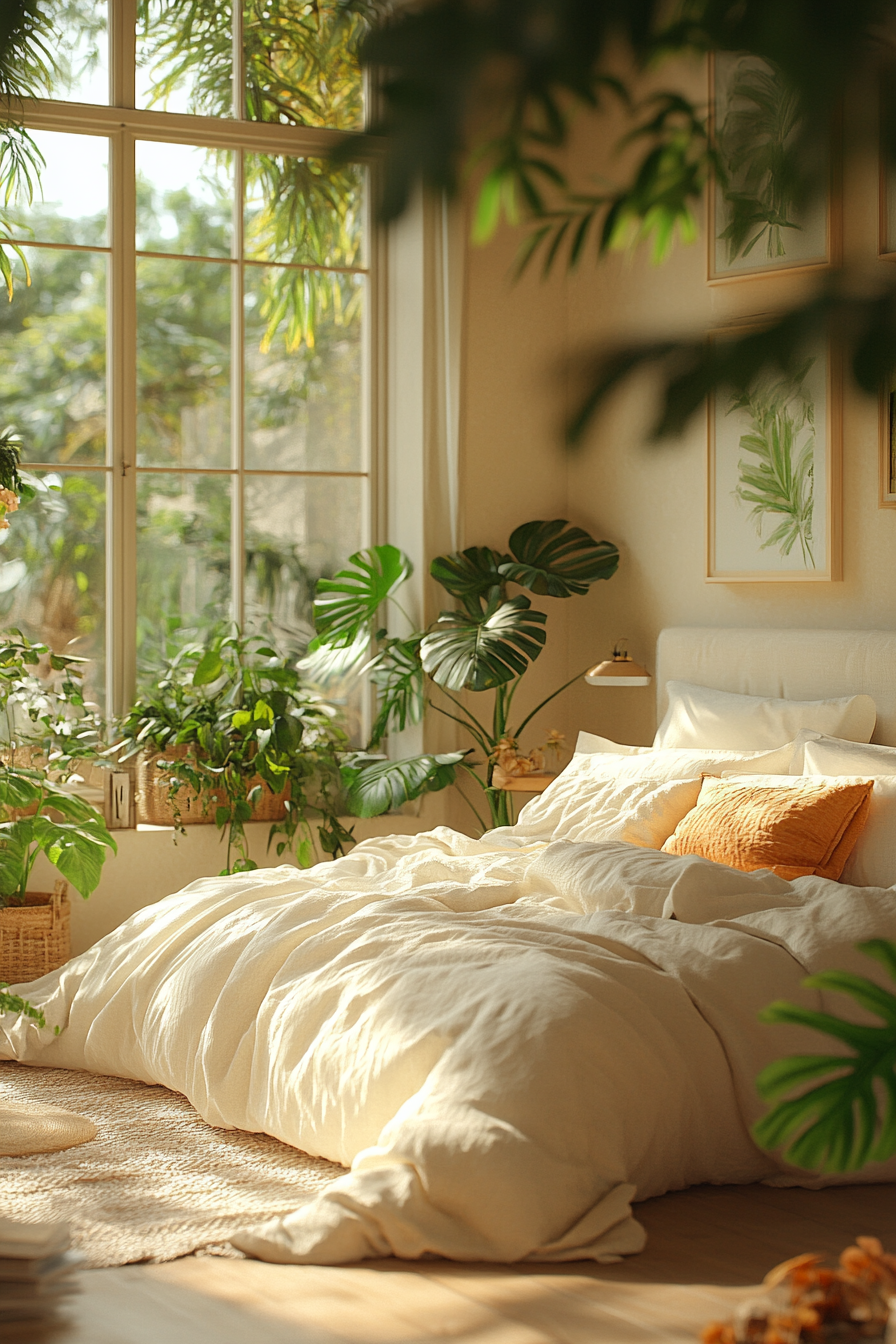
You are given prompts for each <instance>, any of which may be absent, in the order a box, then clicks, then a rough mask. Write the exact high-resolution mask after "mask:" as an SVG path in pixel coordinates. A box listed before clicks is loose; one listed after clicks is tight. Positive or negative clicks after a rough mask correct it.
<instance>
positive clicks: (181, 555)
mask: <svg viewBox="0 0 896 1344" xmlns="http://www.w3.org/2000/svg"><path fill="white" fill-rule="evenodd" d="M230 613H231V606H230V477H229V476H203V475H196V476H190V475H180V474H178V473H175V472H171V473H167V472H166V473H161V472H140V473H139V474H138V478H137V659H138V673H139V675H140V677H141V678H142V684H144V685H146V684H147V679H150V681H151V678H152V675H153V674H154V673H155V672H156V671H157V670H158V668H159V667H160V666H161V663H162V661H163V660H164V658H165V657H166V656H169V655H170V653H171V652H173V647H172V645H174V646H175V647H176V645H177V644H178V643H180V642H182V640H183V634H182V635H181V637H180V639H178V636H177V632H178V631H181V632H183V631H198V632H201V631H205V630H209V629H211V628H212V627H213V626H214V625H216V624H218V623H219V622H221V621H224V620H227V619H229V617H230Z"/></svg>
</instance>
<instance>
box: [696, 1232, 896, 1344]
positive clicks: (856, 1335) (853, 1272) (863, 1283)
mask: <svg viewBox="0 0 896 1344" xmlns="http://www.w3.org/2000/svg"><path fill="white" fill-rule="evenodd" d="M823 1262H824V1256H822V1255H811V1254H810V1255H798V1256H795V1257H794V1258H793V1259H792V1260H785V1261H784V1263H783V1264H780V1265H777V1266H776V1267H775V1268H774V1269H773V1270H771V1271H770V1272H769V1273H768V1274H767V1275H766V1276H765V1280H764V1283H763V1287H764V1288H765V1289H766V1290H767V1296H765V1297H762V1298H759V1299H755V1298H754V1299H751V1300H750V1301H748V1302H745V1303H744V1304H743V1305H742V1306H741V1307H740V1308H739V1310H738V1311H737V1313H736V1315H735V1318H734V1320H733V1321H711V1322H710V1323H709V1325H707V1326H706V1327H705V1328H704V1330H703V1332H702V1334H701V1336H700V1338H701V1340H702V1344H833V1342H834V1341H837V1344H847V1342H848V1341H853V1340H881V1341H882V1340H883V1339H884V1338H885V1335H886V1331H887V1322H888V1321H889V1318H890V1310H891V1302H892V1301H893V1299H894V1298H896V1255H888V1254H887V1252H886V1251H885V1250H884V1248H883V1246H882V1245H881V1243H880V1242H879V1241H878V1239H877V1237H857V1238H856V1245H855V1246H847V1248H846V1250H845V1251H843V1253H842V1254H841V1256H840V1263H839V1265H838V1266H837V1268H836V1269H831V1268H830V1267H829V1266H826V1265H825V1264H824V1263H823Z"/></svg>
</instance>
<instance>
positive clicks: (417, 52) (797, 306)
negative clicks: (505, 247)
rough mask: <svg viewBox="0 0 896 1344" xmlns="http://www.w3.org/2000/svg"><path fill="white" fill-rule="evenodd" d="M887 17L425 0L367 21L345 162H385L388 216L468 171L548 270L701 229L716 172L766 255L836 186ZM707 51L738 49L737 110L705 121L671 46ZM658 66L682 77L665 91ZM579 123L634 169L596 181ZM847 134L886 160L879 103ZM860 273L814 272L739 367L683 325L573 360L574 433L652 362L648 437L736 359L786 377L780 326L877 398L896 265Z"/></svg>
mask: <svg viewBox="0 0 896 1344" xmlns="http://www.w3.org/2000/svg"><path fill="white" fill-rule="evenodd" d="M894 20H896V0H857V3H856V4H854V5H849V6H845V5H829V6H822V7H818V6H804V5H782V4H781V2H780V0H751V3H750V4H743V5H731V4H729V3H727V0H680V3H679V4H677V5H676V6H669V5H667V4H665V3H663V2H662V0H615V2H614V3H609V4H604V5H594V4H591V3H585V2H584V0H564V3H558V4H552V5H549V6H545V5H544V3H543V0H513V3H508V2H506V0H495V2H494V3H485V4H470V3H468V0H424V2H423V3H422V4H419V5H415V6H401V7H396V8H395V9H394V10H393V11H392V12H391V13H389V14H387V15H386V16H385V17H383V18H380V19H378V20H375V21H374V26H373V29H372V31H371V32H370V34H369V35H368V37H367V38H366V39H365V40H364V42H363V44H362V48H361V55H362V60H363V61H364V62H365V63H366V64H367V65H369V66H370V67H371V69H372V71H373V73H374V74H375V76H376V77H377V78H378V79H379V82H380V88H381V98H380V102H379V104H378V106H379V108H380V112H379V114H378V116H377V118H376V119H375V120H374V122H373V123H372V124H371V126H370V127H369V133H368V138H367V139H366V140H365V138H364V137H362V138H361V139H360V141H359V140H358V138H353V139H352V141H351V143H350V144H349V143H346V144H345V145H344V146H343V149H342V153H343V154H344V155H346V156H348V155H350V154H355V155H356V154H358V153H359V152H364V151H365V150H367V151H369V152H371V153H374V152H375V153H377V154H378V155H379V156H380V157H381V160H382V163H383V178H384V187H383V193H382V198H381V213H382V215H383V217H384V218H386V219H392V218H395V217H396V216H397V215H399V214H401V212H402V211H403V210H404V209H405V207H406V205H407V202H408V200H409V199H410V195H411V192H412V190H413V187H414V185H415V184H416V183H417V182H419V181H422V182H424V183H425V184H427V185H429V186H431V187H434V188H436V189H437V190H446V191H448V192H449V193H450V192H455V191H457V189H458V187H459V184H460V182H461V181H462V180H463V179H464V177H465V175H466V174H468V173H469V172H470V171H471V169H472V170H473V171H474V172H475V173H476V174H477V175H478V176H477V181H478V183H479V195H478V209H477V212H476V216H475V223H474V237H475V238H476V239H477V240H478V241H484V240H486V239H487V238H488V237H490V236H491V234H493V233H494V231H495V229H496V228H497V227H498V224H499V223H500V221H501V219H502V218H506V219H507V220H508V222H509V223H511V224H518V223H522V224H523V225H524V226H525V230H526V232H525V236H524V240H523V243H522V246H521V250H520V260H519V266H520V269H525V267H526V266H528V265H531V264H533V263H535V262H536V261H540V264H541V266H542V269H543V272H544V273H545V274H547V273H549V272H550V271H551V270H552V269H553V268H554V267H555V266H557V265H558V264H560V263H561V262H562V263H563V264H565V266H567V267H568V268H573V267H575V266H577V265H578V264H579V263H580V262H581V260H582V258H583V257H584V256H585V255H586V252H588V251H591V252H592V253H593V254H594V255H595V256H597V257H600V256H602V255H604V254H605V253H607V252H608V251H610V250H611V249H614V248H627V247H631V246H633V245H636V244H639V243H642V242H644V243H646V244H648V245H649V246H650V248H651V251H652V254H653V258H654V260H656V261H659V260H662V259H663V258H664V257H666V256H667V255H668V253H669V251H670V249H671V246H672V244H673V240H674V239H675V237H676V236H678V237H679V238H680V239H681V240H682V241H684V242H688V241H691V240H692V239H693V238H695V237H696V234H697V223H696V221H697V218H698V217H699V211H700V207H701V203H702V198H703V196H704V193H705V191H706V188H707V185H708V183H709V182H710V179H711V176H712V175H713V174H715V177H716V180H717V182H718V184H719V188H720V191H721V192H722V195H723V198H724V200H725V203H726V208H727V210H728V212H729V213H728V221H727V223H726V225H725V226H724V227H723V229H722V230H721V235H722V242H723V244H724V245H725V246H726V247H727V249H728V253H729V257H730V258H735V257H740V258H744V257H746V258H748V259H750V258H755V257H756V256H757V254H759V253H760V252H764V253H765V254H767V255H768V256H771V257H775V256H777V255H779V254H780V253H781V250H782V248H784V247H785V246H786V243H787V239H788V238H791V237H793V235H794V233H795V232H796V231H797V230H798V229H799V228H800V220H801V218H803V217H804V215H805V212H806V210H807V209H808V208H809V207H811V205H812V203H813V202H816V201H818V200H819V199H820V198H821V196H822V194H823V193H824V192H826V191H827V189H828V180H829V166H830V162H831V135H832V125H833V124H834V118H835V113H836V110H837V109H838V108H839V107H840V106H841V105H842V104H843V103H844V102H846V103H847V105H849V104H851V103H853V102H854V101H855V95H856V92H857V90H859V89H860V88H866V89H874V88H876V87H877V85H878V80H879V77H881V78H882V79H883V85H884V88H885V89H886V88H887V87H892V86H893V73H894V65H896V49H894V47H893V44H892V42H891V41H890V39H889V37H888V36H887V34H888V33H889V32H890V31H892V25H893V22H894ZM707 52H714V53H718V54H720V56H721V57H723V58H724V59H726V60H729V59H730V60H731V62H732V77H731V82H730V84H729V86H728V98H729V101H728V111H727V113H726V115H723V116H722V117H720V119H719V124H718V125H717V126H714V125H713V124H712V122H711V120H710V118H709V117H708V116H707V109H706V107H705V105H704V103H703V100H702V99H699V98H694V97H693V96H692V89H691V87H690V86H689V85H686V84H685V83H684V82H683V81H682V79H681V77H680V75H679V74H678V72H677V71H680V70H681V69H682V64H681V60H682V58H684V60H685V62H686V61H687V60H688V59H689V58H690V60H691V61H693V58H694V57H698V58H700V57H703V56H705V54H706V53H707ZM623 53H626V54H627V58H628V59H627V60H626V59H625V56H624V55H623ZM744 53H747V56H746V57H744ZM670 58H671V59H674V60H678V61H679V65H678V67H677V71H676V73H675V74H674V75H673V76H672V77H671V78H670V79H669V80H668V82H667V85H666V86H665V87H659V88H657V87H656V81H657V77H658V72H662V70H663V68H664V67H663V62H664V61H667V60H669V59H670ZM648 72H649V77H650V82H651V85H653V88H652V90H651V92H650V93H649V95H647V96H646V97H645V96H644V95H643V92H642V87H643V85H642V81H643V78H644V76H645V74H646V73H648ZM891 102H892V103H893V104H894V105H893V106H891V105H890V103H891ZM582 115H585V116H588V117H591V118H592V119H594V118H600V119H603V121H604V123H607V122H608V119H609V118H612V119H613V120H612V126H613V127H614V129H613V130H612V131H611V132H610V136H612V137H613V138H615V140H616V147H617V149H619V150H621V151H623V152H624V156H625V162H626V164H628V165H630V167H629V168H627V169H626V170H625V172H624V174H623V175H622V177H621V180H620V182H619V183H618V184H613V183H608V184H607V185H606V186H604V185H603V184H601V187H600V189H598V190H594V189H591V188H590V187H589V186H588V185H587V182H588V178H589V177H590V178H591V180H592V181H593V179H594V176H595V173H596V171H605V169H604V167H603V165H602V164H594V165H592V164H589V163H583V162H582V155H581V152H580V151H579V150H578V149H577V145H576V143H575V142H573V134H572V127H573V124H574V121H575V120H576V118H578V117H580V116H582ZM620 117H623V118H625V119H626V120H627V126H626V127H625V129H624V130H623V132H622V133H621V135H620V134H619V133H618V131H617V130H616V129H615V127H616V126H617V125H618V121H619V118H620ZM471 128H472V129H471ZM848 133H849V135H850V137H851V140H850V142H849V144H848V146H847V147H848V149H850V150H853V149H854V150H856V151H858V152H860V153H861V152H867V153H868V154H873V155H876V154H877V152H878V149H877V135H878V125H877V123H876V122H875V119H874V117H873V116H871V115H869V116H868V117H867V119H866V121H865V123H863V125H859V124H858V122H850V123H849V125H848ZM607 139H608V136H607V135H604V136H602V137H596V138H595V142H596V143H597V144H606V143H607ZM384 145H385V150H384V151H383V146H384ZM571 147H572V151H573V152H572V153H570V148H571ZM883 151H884V154H885V155H886V156H887V158H888V159H889V161H890V162H891V163H894V162H896V99H893V100H890V99H887V98H885V106H884V116H883ZM583 183H584V184H585V185H584V187H583ZM856 278H857V279H860V280H861V283H852V280H853V277H852V276H851V275H849V274H848V273H845V272H843V271H841V270H839V269H838V268H837V267H836V266H832V267H829V268H827V269H820V271H819V275H818V277H817V278H816V279H815V280H814V282H813V281H812V280H811V278H808V277H807V284H806V288H805V289H803V290H802V292H801V293H799V294H796V293H795V294H794V297H793V299H792V301H791V306H790V307H789V308H788V309H786V310H785V311H784V313H783V315H782V316H781V317H780V318H779V319H778V320H776V321H774V322H771V323H770V324H769V327H768V330H767V331H766V332H764V333H759V334H758V335H756V336H754V338H753V339H752V341H750V342H746V343H745V342H744V340H743V338H739V339H738V340H735V341H733V342H732V343H731V346H730V359H720V358H719V357H718V352H713V351H712V350H711V349H710V348H708V347H707V345H706V344H704V343H703V342H702V341H695V339H694V337H693V335H692V334H691V333H690V332H688V333H686V334H685V333H683V334H681V335H680V336H675V335H673V336H671V337H670V338H669V339H667V340H664V341H661V342H651V341H648V342H643V343H639V344H636V345H632V346H630V347H627V348H620V347H619V346H615V347H614V346H612V345H609V346H608V347H607V348H602V349H595V350H593V351H587V350H585V351H583V352H582V356H581V358H580V359H579V360H578V361H577V364H576V371H577V373H578V375H579V389H578V404H577V406H576V408H575V409H574V411H573V414H572V415H571V417H570V421H569V424H568V427H567V433H568V439H569V441H570V442H571V443H575V442H578V441H580V440H581V439H582V437H583V435H584V433H585V432H586V430H587V428H588V426H589V424H590V423H591V421H592V419H593V416H594V415H595V413H596V412H597V410H598V408H599V407H600V406H602V405H603V403H604V402H605V400H606V398H607V397H608V396H609V395H610V393H611V392H612V391H613V389H614V388H615V387H616V386H618V385H619V384H621V383H622V382H624V381H626V380H627V379H628V378H629V377H630V376H631V375H632V373H634V372H635V371H636V370H637V369H639V368H641V367H645V366H649V367H654V368H655V369H656V370H657V373H658V375H659V378H660V380H661V384H662V390H663V395H662V405H661V410H660V414H659V416H658V419H657V424H656V426H655V433H656V434H657V435H661V434H669V433H677V432H680V431H681V429H682V427H683V425H684V424H685V423H686V421H687V420H688V418H689V417H690V416H691V415H692V414H693V413H694V411H695V410H696V409H698V407H699V406H700V404H701V402H702V400H703V397H704V396H705V393H706V391H707V390H708V389H720V390H722V389H726V390H728V391H729V392H731V393H738V392H740V391H743V390H744V377H743V374H742V371H741V367H740V364H741V357H742V356H743V360H744V361H745V362H746V363H748V364H749V366H750V368H751V370H753V371H754V372H759V373H763V374H766V375H769V376H774V375H776V374H777V373H779V372H781V371H782V363H781V347H782V344H783V338H784V335H785V334H787V335H788V336H790V337H791V338H792V337H793V336H794V334H795V333H796V334H797V335H798V336H799V344H798V345H797V346H796V347H792V348H793V349H794V353H795V357H796V358H797V359H799V358H805V352H806V351H807V350H808V349H809V348H810V347H811V345H812V344H813V342H814V343H816V344H817V341H818V338H819V336H823V335H826V334H828V333H829V332H830V333H835V334H836V335H837V337H838V338H839V339H840V340H841V342H842V343H843V345H844V346H845V348H846V351H847V354H848V357H849V360H850V362H851V365H852V370H853V374H854V376H855V378H856V381H857V382H858V384H859V386H860V387H862V388H863V389H865V390H870V391H872V392H875V393H876V391H877V387H878V382H879V379H880V376H881V368H882V367H883V368H884V370H885V373H886V375H888V374H889V371H890V369H891V368H892V367H893V366H894V365H896V274H894V272H893V268H884V267H881V268H879V270H878V272H877V274H876V276H875V277H874V278H873V283H869V282H868V276H867V275H866V274H865V273H864V272H863V274H862V276H861V277H856ZM807 290H808V293H807V292H806V291H807ZM791 344H792V343H791Z"/></svg>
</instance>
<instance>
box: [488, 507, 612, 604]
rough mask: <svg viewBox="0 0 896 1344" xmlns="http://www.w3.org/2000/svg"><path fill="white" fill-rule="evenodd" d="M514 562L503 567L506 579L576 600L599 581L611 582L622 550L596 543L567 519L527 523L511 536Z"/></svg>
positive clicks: (503, 563) (530, 589)
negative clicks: (574, 597) (610, 579)
mask: <svg viewBox="0 0 896 1344" xmlns="http://www.w3.org/2000/svg"><path fill="white" fill-rule="evenodd" d="M510 550H511V552H512V554H513V556H514V558H513V559H512V560H510V559H507V560H504V561H503V562H502V563H501V565H500V571H501V575H502V576H503V578H504V579H509V580H512V581H513V582H514V583H518V584H519V585H520V586H521V587H522V588H528V589H529V591H530V592H532V593H540V594H541V595H542V596H544V597H572V596H573V594H577V595H581V594H582V593H587V591H588V589H589V588H590V586H591V584H592V583H596V582H597V580H598V579H609V578H611V577H612V576H613V575H614V574H615V573H616V569H617V566H618V564H619V551H618V549H617V548H616V547H615V546H614V545H613V543H612V542H610V541H595V540H594V538H593V537H592V536H590V535H589V534H588V533H587V532H585V531H584V530H583V529H582V528H581V527H570V526H569V525H568V523H567V522H566V519H565V518H555V519H554V520H553V521H552V522H547V523H544V522H534V523H523V525H522V527H518V528H517V529H516V531H515V532H513V533H511V537H510Z"/></svg>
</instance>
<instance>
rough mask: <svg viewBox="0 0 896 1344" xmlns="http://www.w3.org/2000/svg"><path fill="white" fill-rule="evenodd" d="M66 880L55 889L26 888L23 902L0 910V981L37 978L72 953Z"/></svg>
mask: <svg viewBox="0 0 896 1344" xmlns="http://www.w3.org/2000/svg"><path fill="white" fill-rule="evenodd" d="M71 949H72V936H71V905H70V904H69V899H68V883H67V882H64V881H59V882H57V883H56V888H55V890H54V891H29V892H27V893H26V895H25V904H24V905H8V906H5V907H4V908H3V909H2V910H0V980H5V981H6V982H7V983H8V984H10V985H21V984H26V983H27V982H28V981H29V980H39V979H40V977H41V976H42V975H46V974H47V973H48V972H49V971H55V970H56V969H57V967H59V966H62V965H64V964H65V962H67V961H68V959H69V957H70V956H71Z"/></svg>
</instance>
